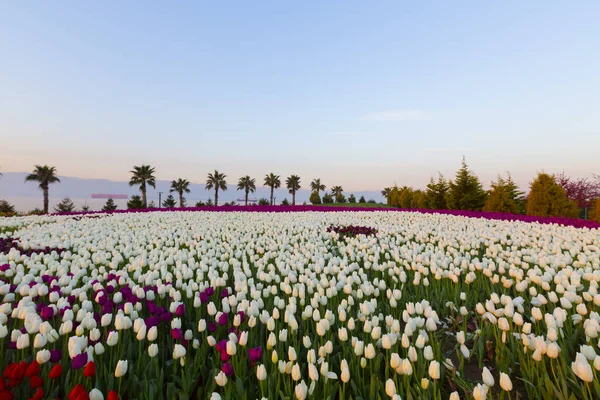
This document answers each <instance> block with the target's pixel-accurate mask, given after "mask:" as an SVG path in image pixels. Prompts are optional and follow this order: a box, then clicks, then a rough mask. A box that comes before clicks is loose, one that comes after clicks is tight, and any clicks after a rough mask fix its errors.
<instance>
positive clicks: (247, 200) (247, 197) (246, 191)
mask: <svg viewBox="0 0 600 400" xmlns="http://www.w3.org/2000/svg"><path fill="white" fill-rule="evenodd" d="M246 205H248V190H247V189H246Z"/></svg>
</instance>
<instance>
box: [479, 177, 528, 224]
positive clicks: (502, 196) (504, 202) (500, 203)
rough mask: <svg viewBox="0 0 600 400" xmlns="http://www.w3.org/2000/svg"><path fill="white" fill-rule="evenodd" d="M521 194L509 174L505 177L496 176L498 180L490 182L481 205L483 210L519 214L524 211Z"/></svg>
mask: <svg viewBox="0 0 600 400" xmlns="http://www.w3.org/2000/svg"><path fill="white" fill-rule="evenodd" d="M523 195H524V194H523V192H521V191H519V188H518V187H517V185H516V184H515V182H514V181H513V180H512V177H511V176H510V174H509V175H508V178H507V179H503V178H502V177H501V176H498V180H497V181H496V182H492V189H491V190H490V192H489V196H488V199H487V201H486V202H485V205H484V206H483V211H492V212H505V213H513V214H521V213H523V212H524V211H525V203H524V201H523Z"/></svg>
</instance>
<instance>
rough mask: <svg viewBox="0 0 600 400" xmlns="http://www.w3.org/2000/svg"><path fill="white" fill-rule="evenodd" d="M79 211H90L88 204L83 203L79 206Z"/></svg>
mask: <svg viewBox="0 0 600 400" xmlns="http://www.w3.org/2000/svg"><path fill="white" fill-rule="evenodd" d="M81 211H83V212H88V211H90V206H88V205H87V203H85V204H84V205H83V206H81Z"/></svg>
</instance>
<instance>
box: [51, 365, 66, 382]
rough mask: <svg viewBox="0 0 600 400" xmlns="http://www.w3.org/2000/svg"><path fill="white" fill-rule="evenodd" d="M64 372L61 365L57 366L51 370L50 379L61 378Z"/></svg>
mask: <svg viewBox="0 0 600 400" xmlns="http://www.w3.org/2000/svg"><path fill="white" fill-rule="evenodd" d="M62 372H63V369H62V366H61V365H60V364H56V365H55V366H54V367H53V368H52V369H51V370H50V379H56V378H60V376H61V375H62Z"/></svg>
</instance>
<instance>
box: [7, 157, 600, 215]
mask: <svg viewBox="0 0 600 400" xmlns="http://www.w3.org/2000/svg"><path fill="white" fill-rule="evenodd" d="M130 174H131V178H130V180H129V185H130V186H137V187H138V188H139V190H140V195H134V196H131V198H130V199H129V200H128V201H127V208H130V209H136V208H140V209H141V208H155V207H156V205H155V204H154V202H153V201H151V202H150V203H148V198H147V191H148V188H149V187H152V188H155V187H156V177H155V168H154V167H152V166H151V165H140V166H134V167H133V169H132V170H131V171H130ZM0 176H1V174H0ZM25 182H36V183H38V187H39V188H40V189H41V190H42V195H43V209H42V210H34V212H33V213H34V214H46V213H48V211H49V210H48V208H49V189H50V185H51V184H54V183H59V182H60V179H59V178H58V176H57V171H56V168H55V167H51V166H48V165H36V166H35V168H34V170H33V172H32V173H30V174H28V175H27V176H26V177H25ZM283 183H284V184H285V188H286V189H288V192H289V193H290V195H291V197H292V201H291V204H292V205H295V204H296V192H297V191H298V190H300V189H301V187H302V186H301V180H300V177H299V176H298V175H290V176H289V177H287V178H286V179H285V182H283ZM263 184H264V185H265V186H266V187H269V188H270V199H260V200H259V202H258V203H259V204H261V205H274V200H275V197H274V191H275V189H278V188H280V187H281V185H282V180H281V177H280V175H276V174H274V173H269V174H266V175H265V177H264V178H263ZM190 185H191V183H190V181H189V180H187V179H184V178H178V179H176V180H173V181H171V186H170V189H169V195H168V196H167V197H166V199H165V200H164V201H163V202H162V204H159V206H163V207H166V208H175V207H177V205H179V207H181V208H183V207H186V205H187V204H186V199H185V195H186V194H188V193H190ZM309 187H310V190H311V195H310V199H309V200H310V202H311V203H312V204H334V203H337V204H345V203H350V204H352V203H357V202H358V203H375V200H369V201H367V200H366V199H365V198H364V196H361V198H360V199H358V200H357V199H356V197H355V196H354V195H353V194H350V195H349V196H348V198H346V196H345V195H344V189H343V188H342V187H341V186H339V185H338V186H333V187H331V188H330V191H329V192H327V191H326V189H327V187H326V186H325V184H323V183H322V182H321V179H319V178H316V179H314V180H313V181H312V182H311V183H310V185H309ZM205 189H206V190H210V191H214V201H213V200H212V199H210V200H208V201H207V202H201V201H200V202H197V203H196V204H195V205H196V206H205V205H209V206H210V205H215V206H218V205H219V192H221V193H222V192H223V191H226V190H227V189H228V186H227V176H226V175H225V174H223V173H220V172H219V171H218V170H215V171H214V172H211V173H208V174H207V178H206V184H205ZM529 189H530V190H529V193H528V194H527V195H525V193H524V192H522V191H520V190H519V188H518V186H517V185H516V184H515V182H514V181H513V179H512V177H511V175H510V174H509V173H508V174H507V175H506V176H505V177H502V176H498V178H497V180H496V181H494V182H492V183H491V187H490V189H489V190H484V189H483V185H482V184H481V181H480V180H479V178H478V177H477V175H475V173H473V171H471V170H470V169H469V166H468V165H467V162H466V160H465V159H464V157H463V160H462V164H461V167H460V168H459V169H458V171H457V172H456V176H455V178H454V180H451V179H446V178H444V176H443V175H442V174H441V173H440V174H438V177H437V179H434V178H433V177H431V178H430V181H429V183H428V184H427V186H426V189H425V190H421V189H413V188H412V187H409V186H402V187H398V186H397V185H394V186H393V187H388V188H385V189H384V190H383V191H382V192H381V194H382V195H383V196H384V197H385V198H386V201H387V204H388V205H389V206H391V207H399V208H404V209H434V210H447V209H452V210H470V211H489V212H503V213H512V214H528V215H534V216H547V217H554V216H560V217H571V218H576V217H582V218H592V219H596V220H600V176H598V175H595V176H594V179H588V178H583V179H572V178H570V177H568V176H567V175H566V174H564V173H561V174H558V175H551V174H547V173H544V172H540V173H538V174H537V176H536V177H535V179H534V180H533V181H532V182H531V184H530V188H529ZM237 190H238V191H243V193H244V204H246V205H247V204H248V201H249V195H250V193H254V192H255V191H256V179H255V178H252V177H250V176H249V175H246V176H242V177H240V178H239V179H238V182H237ZM321 192H323V195H322V196H321ZM174 194H175V195H176V196H177V199H176V198H175V197H174V196H173V195H174ZM225 204H226V205H230V204H228V203H225ZM234 204H235V202H232V203H231V205H234ZM281 204H283V205H287V204H290V203H289V201H288V200H287V199H284V200H283V201H282V202H281ZM116 209H117V205H116V203H115V202H114V200H113V199H108V200H107V201H106V203H105V204H104V206H103V208H102V210H103V211H113V210H116ZM14 211H15V210H14V206H12V205H11V204H9V203H8V202H6V201H4V200H1V201H0V215H2V214H3V215H7V214H11V213H12V214H14ZM54 211H56V212H73V211H76V210H75V204H74V203H73V202H72V201H71V199H69V198H68V197H67V198H65V199H63V200H62V201H61V202H60V203H59V204H58V205H57V206H56V207H55V208H54ZM82 211H89V207H88V206H87V205H84V206H83V208H82Z"/></svg>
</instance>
